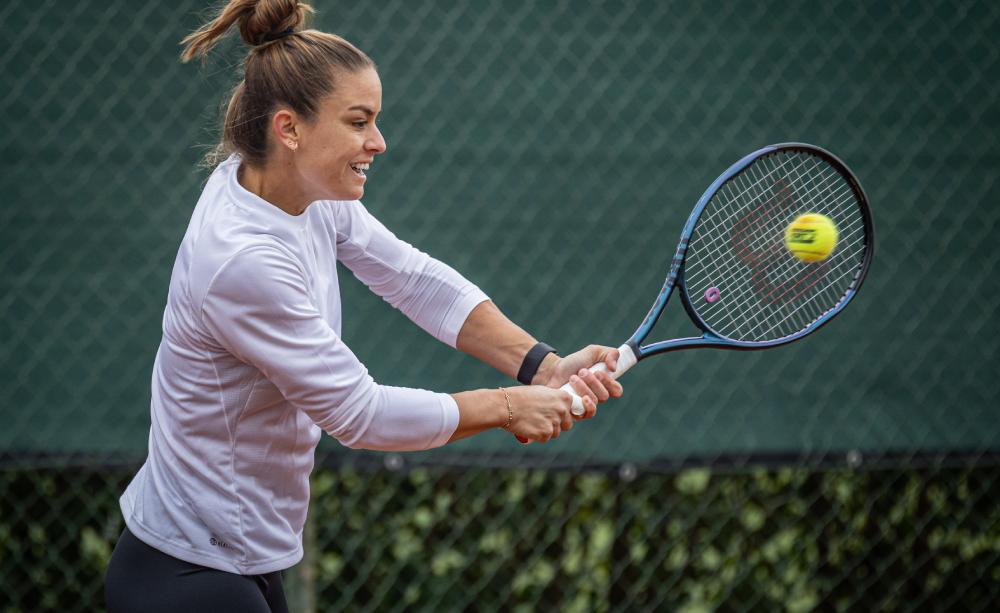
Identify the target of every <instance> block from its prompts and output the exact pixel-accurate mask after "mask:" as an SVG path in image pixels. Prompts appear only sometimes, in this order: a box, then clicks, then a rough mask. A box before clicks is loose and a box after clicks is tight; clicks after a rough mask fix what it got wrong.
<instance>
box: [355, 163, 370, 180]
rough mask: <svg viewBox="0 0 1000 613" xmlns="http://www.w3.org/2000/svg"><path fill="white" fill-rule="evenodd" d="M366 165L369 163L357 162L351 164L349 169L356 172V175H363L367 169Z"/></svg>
mask: <svg viewBox="0 0 1000 613" xmlns="http://www.w3.org/2000/svg"><path fill="white" fill-rule="evenodd" d="M368 167H369V164H368V163H367V162H365V163H359V164H351V170H353V171H354V172H355V173H357V174H358V176H361V177H363V176H365V171H366V170H368Z"/></svg>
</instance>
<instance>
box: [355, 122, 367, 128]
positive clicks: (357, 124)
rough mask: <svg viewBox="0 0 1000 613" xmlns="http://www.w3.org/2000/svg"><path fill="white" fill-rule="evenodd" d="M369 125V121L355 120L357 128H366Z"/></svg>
mask: <svg viewBox="0 0 1000 613" xmlns="http://www.w3.org/2000/svg"><path fill="white" fill-rule="evenodd" d="M367 125H368V122H367V121H355V122H354V127H355V128H364V127H365V126H367Z"/></svg>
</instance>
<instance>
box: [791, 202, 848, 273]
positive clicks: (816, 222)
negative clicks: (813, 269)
mask: <svg viewBox="0 0 1000 613" xmlns="http://www.w3.org/2000/svg"><path fill="white" fill-rule="evenodd" d="M838 237H839V233H838V232H837V224H835V223H833V220H832V219H830V218H829V217H827V216H826V215H820V214H819V213H806V214H804V215H799V216H798V217H796V218H795V221H793V222H792V223H790V224H788V228H787V229H785V247H787V248H788V250H789V251H791V252H792V255H794V256H795V257H797V258H799V259H800V260H802V261H803V262H822V261H823V260H825V259H826V258H828V257H830V254H831V253H833V250H834V249H836V248H837V238H838Z"/></svg>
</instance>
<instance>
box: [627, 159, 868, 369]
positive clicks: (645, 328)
mask: <svg viewBox="0 0 1000 613" xmlns="http://www.w3.org/2000/svg"><path fill="white" fill-rule="evenodd" d="M788 150H792V151H805V152H807V153H809V154H811V155H815V156H817V157H819V158H822V159H823V160H825V161H826V162H828V163H829V164H830V165H831V166H832V167H833V168H834V169H835V170H837V172H838V173H839V174H840V175H841V176H842V177H843V178H844V179H845V180H846V181H847V183H848V185H849V187H850V189H851V190H852V192H853V193H854V195H855V197H856V198H857V203H858V207H859V209H860V210H861V215H862V218H863V224H864V237H865V250H864V256H863V258H862V261H861V265H860V266H859V267H858V270H857V272H856V273H855V276H854V280H853V282H852V284H851V286H850V287H849V288H848V290H847V291H846V292H845V294H844V296H843V297H842V298H841V299H840V300H839V301H838V302H837V304H836V305H834V306H833V307H832V308H831V309H829V310H828V311H827V312H825V313H823V315H821V316H820V317H818V318H817V319H816V320H815V321H813V322H811V323H810V324H809V325H807V326H806V327H805V328H803V329H801V330H799V331H798V332H795V333H793V334H789V335H787V336H784V337H781V338H777V339H772V340H768V341H739V340H734V339H730V338H726V337H725V336H723V335H721V334H719V333H718V332H716V331H715V330H713V329H712V328H711V326H709V325H708V324H707V323H705V321H704V320H703V319H702V318H701V317H700V316H699V315H698V312H697V310H696V309H695V308H694V305H693V304H692V303H691V298H690V296H689V295H688V292H687V287H686V285H685V284H684V263H685V260H686V257H687V251H688V245H689V244H690V241H691V236H692V235H693V234H694V229H695V227H696V226H697V225H698V220H699V219H700V218H701V214H702V212H704V210H705V207H707V206H708V203H709V202H710V201H711V200H712V198H713V197H714V196H715V194H716V193H717V192H718V191H719V189H720V188H721V187H722V186H723V185H724V184H725V183H726V182H727V181H729V180H730V179H732V178H733V177H734V176H736V175H737V174H739V173H740V172H742V171H743V170H744V169H746V168H747V167H748V166H750V165H751V164H753V163H754V162H755V161H757V160H758V159H759V158H762V157H764V156H767V155H772V154H774V153H777V152H779V151H788ZM874 239H875V229H874V226H873V224H872V216H871V209H870V207H869V206H868V196H867V195H866V194H865V191H864V188H862V187H861V183H860V182H859V181H858V179H857V177H855V176H854V173H853V172H851V170H850V168H848V167H847V165H846V164H844V162H843V161H841V160H840V158H838V157H837V156H835V155H834V154H832V153H830V152H829V151H827V150H825V149H823V148H821V147H817V146H815V145H810V144H807V143H796V142H788V143H778V144H775V145H769V146H767V147H763V148H762V149H758V150H757V151H754V152H753V153H750V154H748V155H746V156H744V157H743V158H741V159H740V160H739V161H738V162H736V163H735V164H733V165H732V166H730V167H729V168H728V169H727V170H726V171H725V172H723V173H722V174H721V175H719V177H718V178H717V179H715V181H713V182H712V184H711V185H709V186H708V189H706V190H705V192H704V193H703V194H702V196H701V198H700V199H699V200H698V203H697V204H696V205H695V207H694V209H693V210H692V211H691V214H690V216H688V219H687V222H686V223H685V224H684V229H683V230H682V231H681V237H680V241H679V242H678V244H677V250H676V251H675V253H674V257H673V259H672V260H671V262H670V272H669V273H668V274H667V278H666V280H665V281H664V283H663V288H662V289H661V290H660V293H659V294H658V295H657V297H656V300H655V301H654V302H653V305H652V307H650V309H649V313H647V315H646V317H645V318H644V319H643V321H642V323H641V324H640V325H639V327H638V328H637V329H636V331H635V332H634V333H633V334H632V336H631V337H629V339H628V340H627V341H626V342H625V344H624V345H623V346H622V347H623V348H624V347H626V346H627V347H628V348H629V349H630V350H631V353H633V354H634V355H635V360H636V361H640V360H642V359H644V358H648V357H649V356H652V355H656V354H660V353H667V352H670V351H678V350H681V349H695V348H703V347H711V348H714V349H731V350H742V351H754V350H759V349H768V348H770V347H777V346H779V345H787V344H789V343H792V342H795V341H797V340H799V339H801V338H803V337H805V336H807V335H808V334H811V333H812V332H815V331H816V330H818V329H819V328H821V327H822V326H824V325H825V324H826V323H828V322H829V321H830V320H831V319H833V318H834V317H835V316H836V315H837V314H838V313H840V312H841V311H843V310H844V308H845V307H846V306H847V305H848V303H850V302H851V300H852V299H853V298H854V296H855V295H856V294H857V292H858V290H859V289H861V284H862V283H863V282H864V279H865V277H866V276H867V274H868V268H869V267H870V265H871V260H872V255H873V253H874V250H875V242H874ZM678 286H680V288H681V292H680V293H681V303H682V304H683V306H684V310H685V311H687V313H688V316H689V317H690V318H691V321H692V322H694V324H695V325H696V326H697V327H698V328H699V329H700V330H701V332H702V334H701V336H692V337H687V338H678V339H672V340H667V341H659V342H655V343H651V344H649V345H643V344H642V342H643V341H644V340H646V337H647V336H648V335H649V332H650V331H651V330H652V329H653V326H655V325H656V322H657V320H658V319H659V318H660V315H662V314H663V311H664V309H665V307H666V305H667V302H668V301H669V300H670V296H671V295H672V294H673V291H674V288H676V287H678ZM617 370H621V369H617Z"/></svg>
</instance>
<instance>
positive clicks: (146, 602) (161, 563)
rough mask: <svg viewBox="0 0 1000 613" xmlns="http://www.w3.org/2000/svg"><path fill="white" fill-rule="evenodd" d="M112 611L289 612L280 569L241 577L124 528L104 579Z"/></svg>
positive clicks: (195, 612) (144, 612) (124, 612)
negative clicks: (172, 552)
mask: <svg viewBox="0 0 1000 613" xmlns="http://www.w3.org/2000/svg"><path fill="white" fill-rule="evenodd" d="M104 596H105V598H106V599H107V603H108V612H109V613H133V612H138V611H142V612H143V613H160V612H161V611H162V612H163V613H168V612H169V613H177V612H178V611H181V612H183V613H202V612H204V613H224V612H227V611H233V612H237V611H238V612H240V613H288V604H287V603H286V602H285V592H284V590H283V589H282V586H281V572H280V571H275V572H273V573H268V574H266V575H237V574H235V573H229V572H226V571H222V570H216V569H214V568H206V567H204V566H199V565H197V564H191V563H190V562H184V561H183V560H178V559H177V558H174V557H171V556H168V555H167V554H165V553H163V552H162V551H159V550H158V549H154V548H152V547H150V546H149V545H147V544H146V543H143V542H142V541H140V540H139V539H137V538H136V537H135V535H133V534H132V533H131V532H129V530H128V528H126V529H125V531H124V532H122V535H121V538H119V539H118V544H117V545H116V546H115V551H114V553H113V554H111V562H110V563H109V564H108V571H107V574H106V575H105V577H104Z"/></svg>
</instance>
